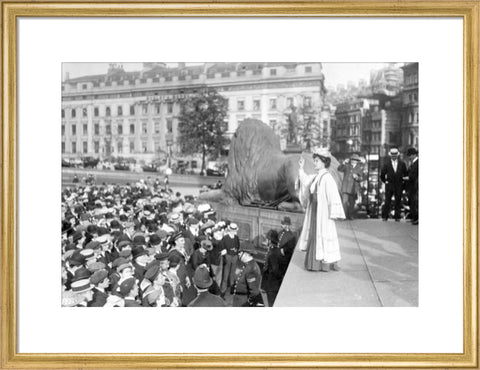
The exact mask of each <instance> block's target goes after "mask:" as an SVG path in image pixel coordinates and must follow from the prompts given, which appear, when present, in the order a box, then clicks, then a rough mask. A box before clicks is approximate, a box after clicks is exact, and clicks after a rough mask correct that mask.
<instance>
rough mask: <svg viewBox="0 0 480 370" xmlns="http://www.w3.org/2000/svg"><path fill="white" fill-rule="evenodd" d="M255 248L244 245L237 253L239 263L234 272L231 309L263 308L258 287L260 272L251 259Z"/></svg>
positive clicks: (260, 280) (260, 281) (260, 278)
mask: <svg viewBox="0 0 480 370" xmlns="http://www.w3.org/2000/svg"><path fill="white" fill-rule="evenodd" d="M254 254H255V248H254V247H253V245H251V244H250V243H244V244H243V245H242V246H241V247H240V249H239V252H238V255H239V261H238V264H237V266H236V268H235V270H234V272H235V283H234V290H233V304H232V305H233V307H264V306H265V305H264V303H263V298H262V294H261V292H260V286H261V284H262V272H261V270H260V267H259V266H258V263H257V262H256V261H255V260H254V259H253V256H254Z"/></svg>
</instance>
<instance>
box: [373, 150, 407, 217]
mask: <svg viewBox="0 0 480 370" xmlns="http://www.w3.org/2000/svg"><path fill="white" fill-rule="evenodd" d="M399 154H400V153H399V151H398V149H397V148H391V149H390V151H389V152H388V155H389V158H388V159H387V160H386V161H385V164H384V165H383V167H382V171H381V173H380V179H381V180H382V182H383V183H384V184H385V205H384V207H383V210H382V218H383V221H387V220H388V217H389V215H390V211H391V204H392V197H393V196H394V197H395V204H394V208H395V216H394V217H395V221H397V222H398V221H400V210H401V208H402V193H403V188H404V181H405V179H406V178H407V175H408V172H407V165H406V164H405V162H403V161H402V160H400V159H399V158H398V156H399Z"/></svg>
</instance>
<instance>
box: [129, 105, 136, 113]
mask: <svg viewBox="0 0 480 370" xmlns="http://www.w3.org/2000/svg"><path fill="white" fill-rule="evenodd" d="M130 115H131V116H134V115H135V106H134V105H131V106H130Z"/></svg>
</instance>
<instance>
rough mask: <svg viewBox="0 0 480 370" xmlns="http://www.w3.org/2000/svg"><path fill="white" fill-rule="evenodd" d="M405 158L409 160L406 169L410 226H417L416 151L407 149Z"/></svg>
mask: <svg viewBox="0 0 480 370" xmlns="http://www.w3.org/2000/svg"><path fill="white" fill-rule="evenodd" d="M407 157H408V159H409V160H410V167H409V168H408V182H407V184H408V200H409V205H410V216H411V217H410V218H411V220H412V225H418V151H417V150H416V149H415V148H408V150H407Z"/></svg>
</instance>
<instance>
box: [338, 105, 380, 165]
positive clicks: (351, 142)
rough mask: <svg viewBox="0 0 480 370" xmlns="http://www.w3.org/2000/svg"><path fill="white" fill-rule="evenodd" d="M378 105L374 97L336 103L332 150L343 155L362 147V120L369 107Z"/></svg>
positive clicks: (357, 150) (356, 151)
mask: <svg viewBox="0 0 480 370" xmlns="http://www.w3.org/2000/svg"><path fill="white" fill-rule="evenodd" d="M374 105H378V101H377V100H375V99H364V98H360V99H355V100H352V101H349V102H346V103H341V104H338V105H337V107H336V110H335V128H334V130H333V131H334V132H333V137H334V139H333V143H332V152H333V153H336V154H337V156H339V157H343V156H345V155H347V156H348V155H350V154H351V153H359V152H360V151H361V149H362V129H363V122H364V119H365V116H366V114H367V112H368V111H369V109H370V107H372V106H374Z"/></svg>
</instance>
